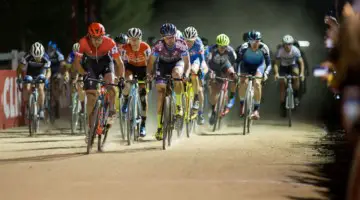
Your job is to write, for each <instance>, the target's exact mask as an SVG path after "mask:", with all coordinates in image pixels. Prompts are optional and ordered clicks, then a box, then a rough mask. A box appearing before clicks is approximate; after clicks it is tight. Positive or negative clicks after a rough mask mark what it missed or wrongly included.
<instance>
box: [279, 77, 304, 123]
mask: <svg viewBox="0 0 360 200" xmlns="http://www.w3.org/2000/svg"><path fill="white" fill-rule="evenodd" d="M301 77H302V76H292V75H286V76H279V79H283V80H286V82H287V86H286V96H285V99H286V101H285V108H286V110H287V116H288V119H289V127H291V126H292V121H291V113H292V110H293V109H295V102H294V90H293V88H292V80H293V79H297V78H301Z"/></svg>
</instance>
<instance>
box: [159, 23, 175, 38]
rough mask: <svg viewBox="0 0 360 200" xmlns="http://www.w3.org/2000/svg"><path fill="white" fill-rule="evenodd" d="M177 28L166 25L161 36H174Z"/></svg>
mask: <svg viewBox="0 0 360 200" xmlns="http://www.w3.org/2000/svg"><path fill="white" fill-rule="evenodd" d="M176 30H177V29H176V26H175V25H174V24H170V23H166V24H163V25H162V26H161V28H160V34H161V35H162V36H173V35H175V34H176Z"/></svg>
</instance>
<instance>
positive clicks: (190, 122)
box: [185, 95, 194, 138]
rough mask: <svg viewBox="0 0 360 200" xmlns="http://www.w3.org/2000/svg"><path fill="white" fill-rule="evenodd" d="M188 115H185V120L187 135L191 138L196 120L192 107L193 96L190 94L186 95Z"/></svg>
mask: <svg viewBox="0 0 360 200" xmlns="http://www.w3.org/2000/svg"><path fill="white" fill-rule="evenodd" d="M186 102H187V103H186V112H185V113H186V115H185V122H186V136H187V137H188V138H189V137H190V134H191V131H192V128H193V123H194V120H193V119H192V116H193V115H192V114H193V113H192V107H193V99H191V96H190V95H188V96H187V97H186Z"/></svg>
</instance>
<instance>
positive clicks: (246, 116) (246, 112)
mask: <svg viewBox="0 0 360 200" xmlns="http://www.w3.org/2000/svg"><path fill="white" fill-rule="evenodd" d="M248 101H249V85H248V87H247V89H246V93H245V101H244V124H243V135H246V131H247V130H246V129H247V126H248V123H249V115H250V111H249V102H248Z"/></svg>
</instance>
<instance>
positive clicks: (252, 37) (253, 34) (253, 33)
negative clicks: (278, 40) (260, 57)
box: [248, 30, 261, 40]
mask: <svg viewBox="0 0 360 200" xmlns="http://www.w3.org/2000/svg"><path fill="white" fill-rule="evenodd" d="M248 39H249V40H261V33H260V32H259V31H254V30H253V31H250V32H249V33H248Z"/></svg>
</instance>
